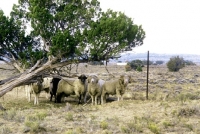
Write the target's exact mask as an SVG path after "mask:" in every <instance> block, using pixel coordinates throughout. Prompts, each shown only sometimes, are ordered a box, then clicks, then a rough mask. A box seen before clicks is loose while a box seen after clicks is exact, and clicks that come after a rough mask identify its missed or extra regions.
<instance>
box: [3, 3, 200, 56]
mask: <svg viewBox="0 0 200 134" xmlns="http://www.w3.org/2000/svg"><path fill="white" fill-rule="evenodd" d="M17 1H18V0H0V8H1V9H3V11H4V13H5V14H6V15H9V12H10V11H11V9H12V4H13V3H17ZM99 1H100V3H101V8H102V9H103V10H104V11H106V10H107V9H108V8H110V9H112V10H114V11H121V12H124V13H125V14H126V15H127V16H129V17H131V18H133V20H134V23H135V24H137V25H142V27H143V29H144V31H145V32H146V38H145V39H144V44H143V46H140V47H138V48H135V49H134V50H133V51H134V52H138V53H139V52H147V51H149V52H150V53H170V54H171V53H172V54H199V55H200V0H99Z"/></svg>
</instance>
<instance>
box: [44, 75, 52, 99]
mask: <svg viewBox="0 0 200 134" xmlns="http://www.w3.org/2000/svg"><path fill="white" fill-rule="evenodd" d="M52 79H53V78H51V77H46V78H43V82H42V86H43V90H44V91H45V92H46V98H47V99H48V98H49V95H50V83H51V81H52Z"/></svg>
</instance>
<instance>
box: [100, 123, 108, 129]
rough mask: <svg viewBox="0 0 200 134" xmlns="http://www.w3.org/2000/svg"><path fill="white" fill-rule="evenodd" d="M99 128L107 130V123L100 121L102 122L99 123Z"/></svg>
mask: <svg viewBox="0 0 200 134" xmlns="http://www.w3.org/2000/svg"><path fill="white" fill-rule="evenodd" d="M100 128H102V129H107V128H108V122H106V121H102V122H101V123H100Z"/></svg>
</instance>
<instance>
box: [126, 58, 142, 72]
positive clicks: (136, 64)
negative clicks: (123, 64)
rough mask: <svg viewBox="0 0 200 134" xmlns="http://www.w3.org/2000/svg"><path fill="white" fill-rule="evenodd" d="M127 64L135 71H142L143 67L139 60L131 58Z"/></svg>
mask: <svg viewBox="0 0 200 134" xmlns="http://www.w3.org/2000/svg"><path fill="white" fill-rule="evenodd" d="M127 65H130V67H131V68H132V69H134V70H137V71H142V67H144V64H143V62H142V61H141V60H133V61H131V62H128V63H127Z"/></svg>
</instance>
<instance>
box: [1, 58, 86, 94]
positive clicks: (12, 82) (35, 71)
mask: <svg viewBox="0 0 200 134" xmlns="http://www.w3.org/2000/svg"><path fill="white" fill-rule="evenodd" d="M57 60H58V58H53V59H51V60H49V61H48V62H46V63H45V64H43V65H42V66H41V67H38V66H39V64H40V61H38V62H37V63H36V64H35V65H34V66H33V67H32V68H31V69H30V70H28V71H26V72H24V73H23V74H21V75H19V76H17V77H13V78H12V79H8V81H6V82H3V84H2V83H1V84H2V85H0V97H2V96H3V95H5V94H6V93H7V92H9V91H11V90H12V89H13V88H14V87H16V86H19V85H23V83H26V82H27V81H29V80H31V79H33V78H34V77H36V76H39V75H41V74H42V72H44V71H45V70H49V69H50V70H51V69H54V68H57V67H62V66H66V65H69V64H72V63H74V61H66V62H56V61H57ZM81 62H87V60H86V61H84V60H80V61H78V63H81Z"/></svg>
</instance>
